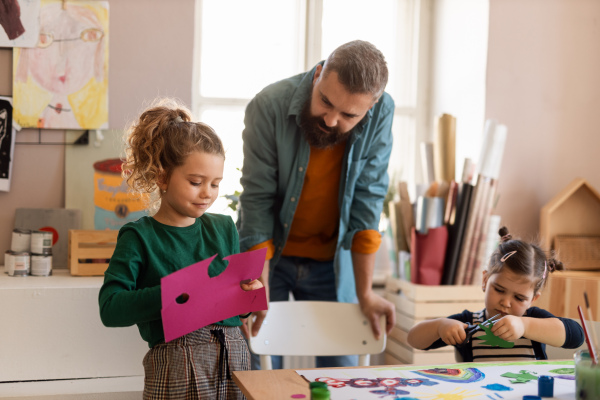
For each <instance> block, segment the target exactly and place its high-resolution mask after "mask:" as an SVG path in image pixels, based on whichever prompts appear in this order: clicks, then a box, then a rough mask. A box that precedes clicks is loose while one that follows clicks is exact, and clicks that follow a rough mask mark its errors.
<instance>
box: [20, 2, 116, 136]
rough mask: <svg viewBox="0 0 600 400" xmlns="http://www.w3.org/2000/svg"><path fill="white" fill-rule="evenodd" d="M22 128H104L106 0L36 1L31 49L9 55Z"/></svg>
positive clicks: (106, 70)
mask: <svg viewBox="0 0 600 400" xmlns="http://www.w3.org/2000/svg"><path fill="white" fill-rule="evenodd" d="M13 54H14V55H13V78H14V79H13V99H14V112H13V115H14V120H15V121H16V122H17V123H18V124H19V125H21V127H23V128H45V129H106V128H108V2H107V1H77V2H70V1H64V2H63V1H57V0H42V2H41V6H40V31H39V35H38V41H37V45H36V47H35V48H31V49H28V48H24V49H21V48H15V50H14V53H13Z"/></svg>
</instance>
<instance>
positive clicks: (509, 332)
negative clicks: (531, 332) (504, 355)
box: [492, 315, 525, 342]
mask: <svg viewBox="0 0 600 400" xmlns="http://www.w3.org/2000/svg"><path fill="white" fill-rule="evenodd" d="M492 333H493V334H494V335H496V336H498V337H499V338H500V339H504V340H506V341H508V342H514V341H515V340H517V339H519V338H521V337H523V335H524V334H525V324H524V323H523V318H521V317H517V316H514V315H507V316H505V317H502V318H501V319H499V320H498V321H497V322H495V323H494V326H493V327H492Z"/></svg>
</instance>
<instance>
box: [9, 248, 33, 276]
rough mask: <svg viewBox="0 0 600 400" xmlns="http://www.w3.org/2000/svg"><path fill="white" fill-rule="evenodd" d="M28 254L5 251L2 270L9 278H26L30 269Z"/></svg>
mask: <svg viewBox="0 0 600 400" xmlns="http://www.w3.org/2000/svg"><path fill="white" fill-rule="evenodd" d="M29 263H30V259H29V253H28V252H26V251H21V252H16V251H10V250H9V251H7V252H6V253H4V269H5V270H6V273H7V274H8V275H10V276H27V275H28V274H29V268H30V264H29Z"/></svg>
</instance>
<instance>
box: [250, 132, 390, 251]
mask: <svg viewBox="0 0 600 400" xmlns="http://www.w3.org/2000/svg"><path fill="white" fill-rule="evenodd" d="M345 148H346V143H345V142H344V143H340V144H338V145H336V146H335V147H332V148H328V149H319V148H316V147H313V146H311V147H310V158H309V161H308V167H307V169H306V176H305V177H304V183H303V185H302V193H301V195H300V199H299V200H298V206H297V208H296V212H295V213H294V220H293V222H292V226H291V229H290V233H289V235H288V239H287V242H286V244H285V247H284V248H283V252H282V255H284V256H296V257H308V258H312V259H314V260H319V261H328V260H333V258H334V256H335V249H336V245H337V239H338V226H339V219H340V209H339V205H338V198H339V187H340V177H341V173H342V159H343V157H344V151H345ZM380 244H381V235H380V234H379V232H377V231H376V230H373V229H369V230H364V231H360V232H357V233H356V234H355V235H354V238H353V240H352V251H356V252H358V253H364V254H371V253H375V252H376V251H377V249H378V248H379V245H380ZM262 247H268V251H267V259H271V258H273V254H274V245H273V240H272V239H271V240H268V241H266V242H263V243H260V244H257V245H255V246H253V247H252V248H251V249H250V250H255V249H258V248H262Z"/></svg>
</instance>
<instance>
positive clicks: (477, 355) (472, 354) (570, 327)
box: [426, 307, 583, 362]
mask: <svg viewBox="0 0 600 400" xmlns="http://www.w3.org/2000/svg"><path fill="white" fill-rule="evenodd" d="M524 316H525V317H530V318H558V319H559V320H561V322H562V323H563V324H564V326H565V342H564V344H563V345H562V347H563V348H565V349H576V348H578V347H579V346H581V345H582V344H583V329H582V328H581V325H579V324H578V323H577V322H575V321H574V320H572V319H569V318H562V317H556V316H554V315H552V314H551V313H549V312H548V311H546V310H543V309H541V308H538V307H530V308H528V309H527V311H526V312H525V315H524ZM448 318H450V319H455V320H457V321H461V322H464V323H466V324H468V323H471V324H478V323H481V322H483V321H485V310H481V311H478V312H471V311H469V310H464V311H463V312H462V313H460V314H453V315H450V316H449V317H448ZM483 335H485V332H477V333H475V334H474V335H473V337H472V339H471V340H470V341H469V342H468V343H467V344H466V345H465V346H462V347H456V350H457V351H458V352H459V353H460V355H461V357H462V360H461V361H464V362H470V361H474V360H475V361H480V362H483V361H514V360H521V361H523V360H532V359H536V360H547V359H548V356H547V355H546V345H545V344H544V343H540V342H536V341H534V340H529V339H525V338H520V339H518V340H517V341H515V342H514V343H515V346H514V347H513V348H511V349H505V348H502V347H492V346H489V345H487V344H484V343H483V342H484V340H482V339H481V336H483ZM444 346H446V343H444V341H443V340H442V339H438V340H436V341H435V342H433V343H432V344H431V346H429V347H428V348H427V349H426V350H431V349H437V348H440V347H444Z"/></svg>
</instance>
